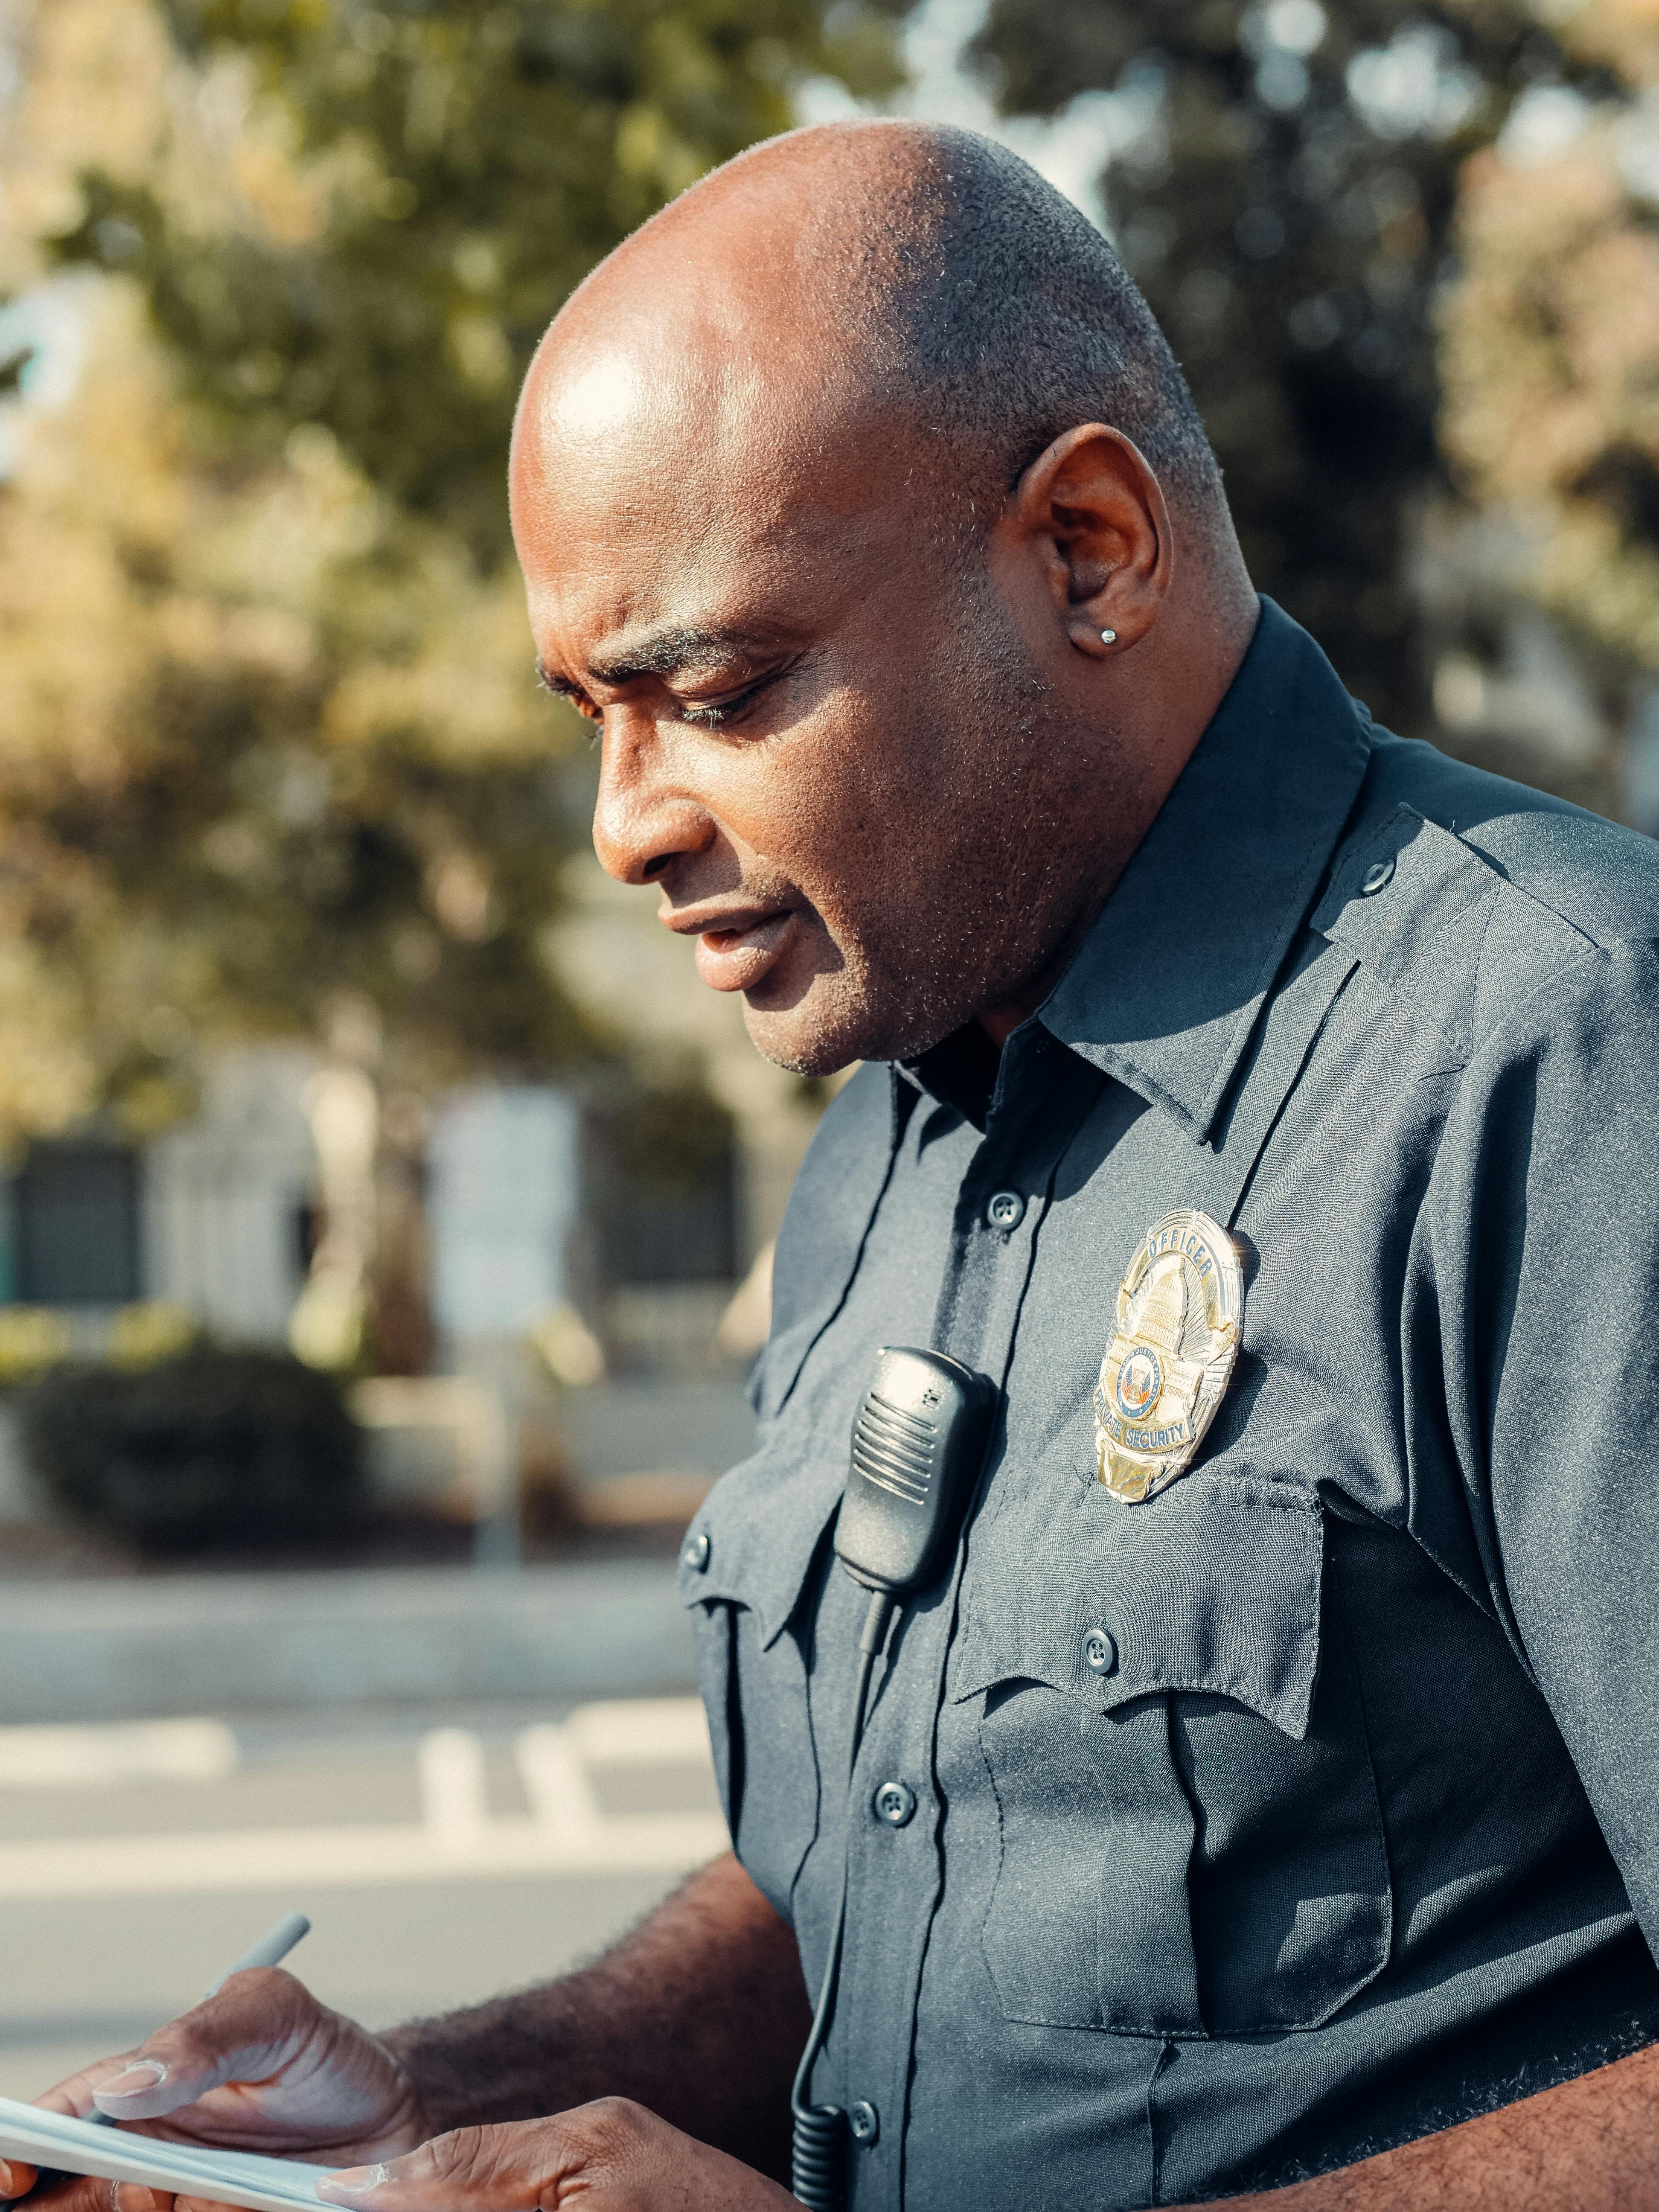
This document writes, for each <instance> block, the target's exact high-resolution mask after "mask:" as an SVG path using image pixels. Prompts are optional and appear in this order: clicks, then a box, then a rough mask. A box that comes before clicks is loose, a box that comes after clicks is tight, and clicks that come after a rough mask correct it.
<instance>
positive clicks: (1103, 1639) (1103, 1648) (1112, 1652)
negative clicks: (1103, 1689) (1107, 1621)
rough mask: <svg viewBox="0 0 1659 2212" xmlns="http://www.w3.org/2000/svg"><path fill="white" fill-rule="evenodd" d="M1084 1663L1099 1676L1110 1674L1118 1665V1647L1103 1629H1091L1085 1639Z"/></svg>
mask: <svg viewBox="0 0 1659 2212" xmlns="http://www.w3.org/2000/svg"><path fill="white" fill-rule="evenodd" d="M1083 1663H1084V1665H1085V1667H1087V1668H1090V1669H1091V1672H1093V1673H1094V1674H1110V1673H1111V1671H1112V1669H1113V1668H1114V1667H1115V1666H1116V1664H1117V1646H1116V1644H1114V1643H1113V1641H1112V1639H1111V1638H1110V1637H1109V1636H1108V1634H1107V1633H1106V1632H1105V1630H1104V1629H1103V1628H1091V1630H1090V1631H1089V1633H1088V1634H1087V1635H1086V1636H1085V1638H1084V1639H1083Z"/></svg>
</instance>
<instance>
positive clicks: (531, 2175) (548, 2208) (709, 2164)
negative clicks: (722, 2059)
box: [319, 2097, 800, 2212]
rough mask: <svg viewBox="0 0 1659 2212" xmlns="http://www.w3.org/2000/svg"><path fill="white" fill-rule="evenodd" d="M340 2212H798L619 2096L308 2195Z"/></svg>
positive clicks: (784, 2194) (466, 2134) (487, 2132)
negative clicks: (576, 2208) (342, 2209)
mask: <svg viewBox="0 0 1659 2212" xmlns="http://www.w3.org/2000/svg"><path fill="white" fill-rule="evenodd" d="M319 2193H320V2194H321V2195H323V2196H325V2197H327V2198H328V2199H329V2200H330V2201H331V2203H337V2204H342V2205H346V2206H349V2207H350V2208H352V2212H532V2207H533V2208H536V2212H555V2208H556V2207H558V2206H568V2205H574V2204H580V2206H581V2207H582V2212H800V2207H799V2204H797V2203H796V2202H795V2199H794V2198H793V2197H791V2196H790V2195H789V2193H788V2191H787V2190H783V2189H781V2188H779V2186H778V2185H777V2183H776V2182H775V2181H769V2180H768V2179H766V2177H765V2176H764V2174H760V2173H757V2172H755V2170H754V2168H753V2167H752V2166H740V2165H739V2164H738V2161H737V2160H736V2159H734V2158H728V2157H727V2156H726V2153H725V2152H724V2151H723V2150H713V2149H711V2148H709V2146H708V2144H707V2143H702V2142H697V2141H696V2139H695V2138H694V2137H693V2136H687V2135H682V2134H681V2132H680V2130H678V2128H671V2127H670V2126H669V2124H668V2123H667V2121H666V2120H659V2118H657V2116H656V2114H655V2113H654V2112H647V2111H646V2109H645V2107H644V2106H643V2105H635V2104H634V2103H632V2102H631V2101H630V2100H629V2099H628V2098H626V2097H601V2098H600V2099H599V2100H598V2101H597V2102H596V2103H594V2104H592V2105H579V2106H577V2107H576V2108H575V2110H574V2112H561V2113H560V2114H558V2116H557V2117H556V2118H553V2119H549V2120H514V2121H511V2122H509V2123H508V2124H506V2125H504V2126H500V2127H487V2128H457V2129H456V2130H455V2131H454V2133H453V2135H447V2136H437V2137H436V2138H435V2140H434V2141H433V2142H428V2143H423V2144H422V2146H421V2148H420V2149H418V2150H417V2151H415V2152H413V2153H411V2154H410V2156H409V2157H407V2158H400V2159H398V2160H395V2161H393V2163H392V2164H391V2165H390V2166H387V2165H378V2166H363V2167H361V2168H359V2169H357V2170H356V2171H355V2172H350V2173H341V2174H337V2175H336V2176H335V2177H334V2178H333V2179H332V2180H330V2181H325V2182H323V2183H322V2184H320V2185H319Z"/></svg>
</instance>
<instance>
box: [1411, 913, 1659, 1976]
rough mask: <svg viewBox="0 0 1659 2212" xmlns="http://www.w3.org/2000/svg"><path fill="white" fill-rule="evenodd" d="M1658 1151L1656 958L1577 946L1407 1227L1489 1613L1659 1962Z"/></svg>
mask: <svg viewBox="0 0 1659 2212" xmlns="http://www.w3.org/2000/svg"><path fill="white" fill-rule="evenodd" d="M1656 1139H1659V963H1656V957H1655V949H1654V947H1653V946H1652V945H1650V944H1648V943H1645V942H1642V943H1636V944H1625V945H1615V946H1613V947H1611V948H1598V947H1592V946H1585V947H1584V949H1583V952H1582V954H1580V955H1579V956H1578V957H1575V958H1573V959H1571V961H1569V962H1567V963H1565V964H1564V967H1563V969H1562V970H1561V971H1560V972H1559V973H1558V974H1557V975H1554V976H1553V977H1551V978H1550V979H1549V980H1548V981H1547V982H1546V983H1545V984H1544V985H1543V986H1542V987H1539V988H1534V990H1533V991H1532V992H1531V993H1530V994H1528V997H1527V998H1526V1000H1525V1001H1524V1002H1523V1004H1522V1006H1520V1007H1518V1008H1517V1009H1516V1011H1515V1012H1513V1013H1512V1014H1511V1015H1510V1018H1508V1019H1507V1020H1506V1021H1505V1022H1504V1024H1502V1026H1501V1027H1500V1029H1499V1030H1498V1031H1497V1032H1496V1033H1495V1034H1493V1035H1492V1036H1491V1037H1490V1038H1489V1039H1488V1040H1487V1041H1486V1042H1485V1043H1484V1044H1483V1045H1482V1046H1480V1048H1478V1049H1477V1051H1476V1053H1475V1054H1474V1058H1473V1059H1472V1060H1471V1062H1470V1064H1469V1066H1468V1069H1467V1070H1466V1072H1465V1075H1464V1079H1463V1082H1462V1091H1461V1095H1460V1097H1459V1100H1458V1103H1457V1104H1456V1106H1455V1109H1454V1110H1453V1112H1452V1114H1451V1115H1450V1117H1449V1121H1448V1124H1447V1128H1446V1132H1445V1135H1444V1138H1443V1144H1442V1147H1441V1152H1440V1156H1439V1158H1438V1160H1437V1164H1436V1168H1435V1170H1434V1175H1433V1177H1432V1179H1431V1188H1430V1192H1429V1195H1428V1203H1427V1206H1426V1208H1425V1217H1424V1218H1425V1225H1426V1228H1427V1233H1428V1237H1429V1241H1430V1245H1431V1267H1432V1272H1433V1277H1434V1284H1435V1305H1436V1309H1437V1329H1438V1334H1439V1340H1440V1342H1439V1352H1440V1358H1441V1361H1442V1363H1443V1377H1444V1388H1445V1418H1446V1421H1447V1424H1448V1431H1449V1433H1448V1437H1447V1441H1448V1443H1449V1446H1450V1448H1451V1450H1452V1452H1453V1453H1454V1454H1455V1460H1456V1462H1457V1464H1458V1465H1459V1466H1461V1468H1462V1470H1463V1474H1464V1480H1465V1482H1466V1485H1467V1486H1468V1507H1469V1510H1470V1511H1471V1513H1472V1515H1473V1516H1474V1521H1475V1524H1476V1528H1477V1535H1478V1540H1479V1541H1480V1548H1481V1550H1482V1552H1483V1553H1484V1554H1485V1556H1486V1560H1487V1563H1488V1582H1489V1587H1490V1591H1491V1595H1492V1601H1493V1604H1494V1607H1495V1608H1496V1609H1497V1610H1498V1613H1499V1614H1500V1617H1502V1618H1503V1619H1504V1622H1505V1626H1507V1627H1508V1628H1509V1629H1510V1633H1511V1634H1512V1635H1513V1637H1514V1638H1516V1642H1517V1644H1518V1647H1519V1649H1520V1650H1521V1651H1522V1654H1523V1656H1524V1657H1525V1660H1526V1662H1528V1665H1529V1667H1530V1668H1531V1670H1532V1673H1533V1674H1534V1678H1535V1680H1536V1681H1537V1683H1538V1685H1539V1687H1540V1688H1541V1691H1542V1692H1543V1694H1544V1696H1545V1698H1546V1699H1547V1701H1548V1704H1549V1705H1550V1708H1551V1710H1552V1711H1553V1714H1554V1716H1555V1718H1556V1721H1557V1723H1558V1724H1559V1727H1560V1729H1561V1733H1562V1735H1563V1738H1564V1739H1565V1743H1566V1746H1567V1748H1568V1751H1569V1753H1570V1754H1571V1758H1572V1760H1573V1763H1574V1765H1575V1766H1576V1767H1577V1771H1578V1773H1579V1776H1580V1778H1581V1779H1582V1780H1583V1785H1584V1789H1585V1791H1586V1794H1587V1795H1588V1796H1589V1800H1590V1803H1591V1805H1592V1807H1593V1808H1594V1810H1595V1815H1596V1818H1597V1820H1598V1821H1599V1822H1600V1824H1601V1829H1602V1832H1603V1833H1604V1834H1605V1835H1606V1837H1607V1843H1608V1844H1609V1846H1610V1848H1611V1849H1612V1850H1613V1856H1614V1857H1615V1858H1616V1859H1617V1861H1618V1863H1619V1866H1620V1871H1621V1873H1622V1874H1623V1875H1624V1878H1625V1882H1626V1888H1627V1889H1628V1891H1629V1893H1630V1898H1631V1902H1632V1906H1633V1908H1634V1910H1635V1911H1636V1914H1637V1917H1638V1919H1639V1921H1640V1922H1641V1923H1642V1926H1643V1929H1644V1933H1645V1934H1646V1936H1647V1939H1648V1942H1649V1945H1650V1948H1652V1949H1653V1950H1654V1951H1655V1952H1656V1954H1659V1820H1656V1814H1659V1141H1656ZM1452 1688H1453V1686H1449V1693H1450V1692H1451V1691H1452Z"/></svg>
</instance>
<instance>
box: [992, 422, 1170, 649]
mask: <svg viewBox="0 0 1659 2212" xmlns="http://www.w3.org/2000/svg"><path fill="white" fill-rule="evenodd" d="M1004 520H1005V526H1006V527H1007V528H1009V529H1011V530H1012V531H1013V532H1016V533H1017V534H1018V536H1020V537H1022V538H1024V540H1025V543H1026V544H1027V546H1028V548H1029V550H1030V551H1031V552H1033V553H1035V554H1036V557H1037V561H1038V562H1039V565H1040V567H1041V568H1042V574H1043V578H1044V581H1045V582H1046V584H1047V586H1048V593H1049V596H1050V598H1051V599H1052V600H1053V602H1054V611H1055V613H1056V615H1057V616H1058V617H1060V621H1061V623H1063V625H1064V627H1065V629H1066V635H1067V636H1068V637H1069V638H1070V640H1071V642H1072V643H1073V645H1074V646H1075V647H1077V649H1078V650H1079V652H1080V653H1087V654H1089V655H1090V656H1091V657H1092V658H1095V659H1105V658H1109V656H1111V655H1112V654H1115V653H1123V652H1125V651H1127V648H1128V647H1130V646H1132V645H1138V644H1139V641H1140V640H1141V639H1142V638H1143V637H1145V636H1146V633H1147V632H1148V631H1149V630H1150V629H1152V625H1153V624H1154V623H1156V622H1157V620H1158V611H1159V610H1160V608H1161V607H1162V605H1163V604H1164V596H1165V594H1166V593H1167V592H1168V591H1169V588H1170V580H1171V579H1172V576H1173V574H1174V568H1175V541H1174V532H1172V531H1171V529H1170V510H1169V507H1167V506H1166V504H1165V503H1164V492H1163V488H1162V486H1161V485H1160V484H1159V483H1158V478H1157V477H1155V476H1154V475H1153V473H1152V469H1151V467H1150V466H1149V465H1148V464H1147V461H1146V456H1145V455H1144V454H1143V453H1141V452H1140V450H1139V447H1137V446H1136V445H1134V444H1133V441H1131V440H1130V439H1127V438H1126V437H1125V436H1124V435H1123V433H1122V432H1121V430H1113V429H1109V428H1108V427H1107V426H1106V424H1104V423H1103V422H1085V423H1083V424H1082V425H1081V426H1080V427H1079V428H1077V429H1075V430H1066V431H1065V432H1063V433H1062V435H1060V437H1058V438H1056V439H1055V440H1054V443H1053V444H1052V445H1051V446H1049V447H1047V448H1046V449H1045V450H1044V451H1043V452H1042V453H1039V454H1038V455H1037V458H1036V460H1034V461H1033V462H1032V463H1031V465H1030V467H1029V468H1028V469H1027V470H1026V471H1025V473H1024V476H1022V477H1021V478H1020V480H1019V482H1018V484H1017V485H1016V486H1015V487H1014V492H1013V496H1012V499H1011V500H1010V501H1009V502H1008V507H1007V509H1006V514H1005V518H1004Z"/></svg>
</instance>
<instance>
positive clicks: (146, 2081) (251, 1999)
mask: <svg viewBox="0 0 1659 2212" xmlns="http://www.w3.org/2000/svg"><path fill="white" fill-rule="evenodd" d="M317 2015H318V2007H317V2002H316V1999H315V1998H314V1997H313V1996H312V1995H311V1992H310V1991H309V1990H307V1988H306V1986H305V1984H304V1983H303V1982H298V1981H295V1978H294V1977H293V1975H292V1974H285V1973H284V1972H283V1970H282V1968H281V1967H280V1966H260V1967H256V1968H253V1969H252V1970H251V1971H250V1972H246V1973H242V1974H234V1975H233V1976H232V1977H231V1978H230V1980H229V1981H228V1982H227V1983H226V1984H225V1986H224V1988H223V1989H222V1990H221V1991H220V1992H219V1994H218V1996H213V1997H209V1998H207V1999H206V2000H205V2001H204V2002H203V2003H201V2004H198V2005H197V2006H195V2007H194V2008H192V2010H191V2011H189V2012H187V2013H183V2014H181V2015H179V2018H178V2019H177V2020H173V2021H168V2022H167V2026H166V2027H159V2028H157V2029H156V2031H155V2034H154V2035H152V2036H150V2037H149V2038H148V2039H146V2040H145V2041H144V2042H143V2043H142V2044H140V2045H139V2046H138V2048H137V2051H131V2052H129V2053H128V2054H127V2056H126V2057H125V2059H124V2060H116V2059H109V2060H106V2062H105V2064H104V2065H103V2066H102V2067H88V2069H87V2070H86V2072H85V2073H84V2074H83V2075H80V2076H78V2077H76V2080H77V2081H82V2082H88V2083H90V2084H91V2087H92V2100H91V2101H93V2102H94V2103H95V2104H96V2106H97V2108H98V2110H99V2111H100V2112H106V2113H107V2114H108V2115H109V2117H110V2118H111V2119H112V2120H154V2119H159V2118H161V2116H162V2114H163V2113H166V2112H177V2111H179V2107H180V2106H185V2105H193V2104H194V2103H195V2102H196V2100H197V2098H199V2097H204V2096H206V2094H207V2093H208V2092H209V2091H210V2089H216V2088H218V2087H221V2085H222V2083H224V2082H226V2081H264V2080H266V2079H268V2078H269V2076H270V2075H272V2074H274V2073H276V2071H277V2069H279V2068H280V2067H281V2066H283V2064H285V2063H286V2062H287V2061H288V2060H289V2059H290V2058H292V2057H295V2054H296V2053H297V2052H298V2051H299V2050H300V2049H301V2047H302V2046H303V2045H304V2043H305V2041H306V2039H307V2037H308V2036H310V2035H311V2034H312V2033H313V2031H314V2029H315V2027H316V2022H317ZM74 2086H76V2084H75V2083H74V2082H65V2083H64V2084H63V2085H62V2087H63V2088H64V2089H69V2088H71V2087H74ZM54 2094H56V2093H54ZM40 2101H41V2103H42V2104H45V2103H46V2101H47V2100H46V2099H45V2098H42V2099H41V2100H40ZM59 2109H60V2110H61V2109H62V2107H61V2106H60V2107H59ZM80 2109H81V2110H82V2111H85V2109H86V2107H85V2106H81V2107H80Z"/></svg>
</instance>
